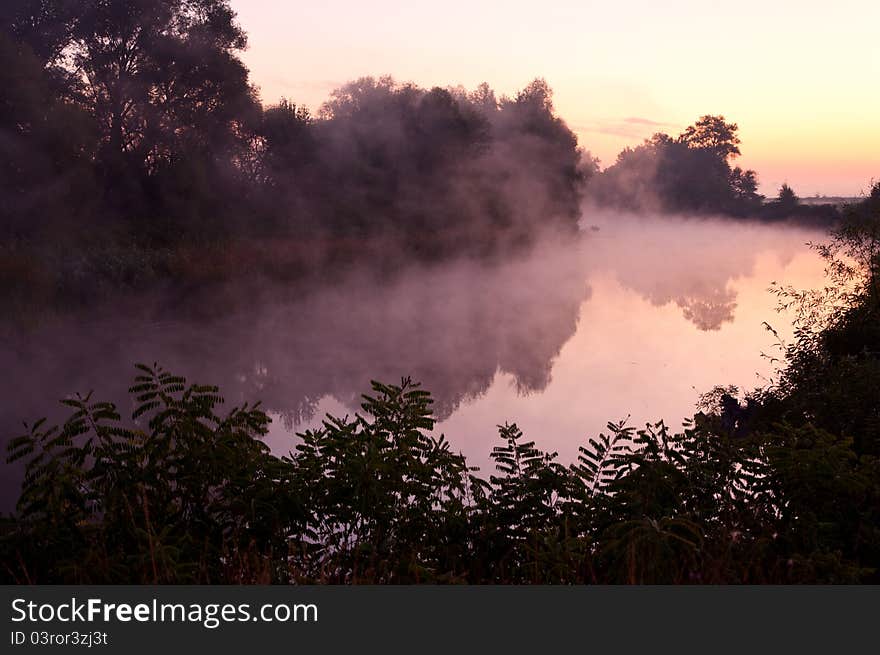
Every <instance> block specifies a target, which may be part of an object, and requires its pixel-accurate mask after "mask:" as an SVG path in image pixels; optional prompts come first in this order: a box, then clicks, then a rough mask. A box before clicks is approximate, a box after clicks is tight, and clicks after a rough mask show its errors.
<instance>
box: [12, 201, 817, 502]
mask: <svg viewBox="0 0 880 655" xmlns="http://www.w3.org/2000/svg"><path fill="white" fill-rule="evenodd" d="M823 238H824V236H823V234H822V233H820V232H816V231H812V230H808V229H804V228H798V227H792V226H767V225H760V224H756V223H748V222H746V223H743V222H734V221H730V220H728V221H720V220H719V221H715V220H694V219H690V220H683V219H677V218H670V217H651V216H642V217H631V216H630V217H622V216H613V215H597V214H593V215H591V216H590V217H589V219H588V220H587V221H586V224H585V226H584V230H583V233H582V238H580V239H572V240H571V242H570V243H567V244H564V245H560V244H558V243H554V244H552V245H543V246H538V247H537V248H535V249H534V250H533V251H532V252H530V253H529V254H528V255H518V256H517V257H516V258H511V259H510V260H504V259H502V260H501V261H499V260H497V259H496V260H495V261H492V262H484V261H474V260H468V261H458V262H453V263H447V264H444V265H436V264H435V265H432V266H425V265H406V264H402V265H401V272H400V273H399V274H398V275H396V276H394V277H392V278H388V277H387V276H384V277H378V276H375V275H370V274H368V273H366V272H361V273H358V274H355V273H353V274H352V275H350V276H348V277H346V278H344V279H343V280H342V281H337V282H335V283H334V284H332V285H328V286H326V287H318V288H314V289H312V290H311V291H310V292H309V293H308V294H306V295H305V296H303V297H301V298H298V299H296V300H284V301H279V302H277V303H273V302H266V303H263V304H262V305H261V306H259V307H258V308H257V309H256V310H254V309H253V308H251V309H249V310H247V311H246V312H244V311H242V312H234V311H233V312H231V313H229V314H221V315H220V316H215V317H214V318H212V319H210V320H205V321H194V320H192V319H187V320H181V319H175V318H173V317H168V318H164V317H160V318H159V319H156V320H150V321H146V322H144V321H140V320H127V319H126V317H125V316H124V315H121V316H118V317H112V316H111V317H110V318H108V317H107V316H106V314H105V315H104V317H103V318H101V319H99V320H93V319H91V318H89V317H76V318H68V319H65V320H63V321H61V322H60V323H59V322H56V323H54V324H53V325H52V326H51V328H45V329H43V328H35V329H34V330H32V331H31V332H30V333H28V334H27V335H26V336H24V337H19V338H18V339H17V340H16V341H15V342H14V343H11V344H9V347H4V349H3V352H2V353H0V365H2V366H3V367H4V369H5V375H4V376H3V378H4V379H3V381H2V382H0V392H2V393H3V394H4V398H5V402H4V406H3V407H2V408H0V427H2V429H3V431H4V439H3V441H4V442H5V441H6V440H7V439H8V437H9V436H11V434H12V433H14V432H15V431H17V430H18V427H19V426H20V425H21V421H22V420H33V419H34V418H38V417H39V416H42V415H45V414H47V413H50V414H52V413H54V410H52V411H50V409H51V408H55V407H57V403H56V402H55V401H56V400H57V399H58V398H60V397H62V396H63V395H65V394H68V393H70V392H72V391H77V390H79V391H88V390H89V389H95V393H96V396H98V397H101V398H110V399H114V400H117V401H118V402H120V403H121V404H122V408H123V411H126V410H127V409H129V407H130V406H129V407H126V405H125V403H126V400H125V395H124V392H125V389H126V388H127V386H128V385H129V383H130V380H131V377H132V376H133V373H134V371H133V368H132V364H133V363H134V362H135V361H144V362H154V361H158V362H161V363H162V364H163V365H164V366H165V367H166V368H168V369H170V370H172V371H175V372H179V373H182V374H184V375H186V376H187V377H188V378H189V379H190V380H191V381H197V382H203V383H212V384H218V385H219V386H220V387H221V392H222V393H223V394H224V395H225V396H226V398H227V401H228V402H229V403H230V404H232V403H239V402H242V401H245V400H247V401H251V400H255V399H261V400H262V401H263V404H264V406H265V407H266V409H267V410H269V412H270V413H271V416H272V417H273V423H272V427H271V430H270V434H269V436H268V442H269V444H270V445H271V447H272V448H273V450H275V451H276V452H282V453H283V452H286V451H287V450H289V449H290V448H292V447H293V444H294V443H295V441H294V440H295V436H294V435H295V433H296V432H297V431H302V430H304V429H306V428H309V427H314V426H316V425H318V424H319V423H320V420H321V418H322V416H323V415H324V414H325V413H326V412H330V413H333V414H337V415H340V414H346V413H352V412H353V411H355V410H356V408H357V405H358V402H359V397H360V394H361V393H363V392H366V391H368V390H369V382H370V380H371V379H378V380H381V381H384V382H391V383H393V382H397V381H399V379H400V377H401V376H404V375H406V376H412V377H413V378H414V379H416V380H419V381H421V382H422V383H423V386H424V387H425V388H426V389H428V390H429V391H431V392H432V393H433V394H434V397H435V399H436V405H435V407H436V413H437V418H438V419H439V425H438V430H440V431H443V432H444V433H445V434H446V436H447V438H448V439H449V440H450V441H451V443H452V445H453V446H454V447H455V448H456V449H458V450H461V451H462V452H464V453H465V454H466V455H467V456H468V458H469V459H470V460H472V462H473V463H474V464H477V465H480V466H484V467H485V466H486V464H487V462H488V453H489V451H490V450H491V447H492V445H494V442H495V440H496V437H497V429H496V426H497V424H499V423H503V422H505V421H510V422H516V423H517V424H518V425H519V427H520V428H521V429H522V430H523V431H524V432H525V434H526V436H527V437H529V438H530V439H534V440H535V441H537V443H538V446H539V447H541V448H543V449H546V450H553V451H557V452H559V455H560V459H561V460H562V461H563V462H568V461H571V460H572V459H573V458H574V457H575V456H576V453H577V447H578V446H579V445H581V444H583V443H585V441H586V439H587V437H590V436H595V435H596V434H597V433H598V432H600V431H601V430H603V429H604V428H605V425H606V423H607V422H608V421H612V420H613V421H617V420H620V419H623V418H625V417H627V416H629V417H630V418H629V421H630V422H631V423H632V424H635V425H640V424H643V423H644V422H645V421H655V420H658V419H661V418H662V419H665V420H666V421H667V423H669V424H671V425H675V426H678V425H680V424H681V420H682V419H683V418H685V417H688V416H690V415H692V414H693V412H694V410H695V403H696V401H697V399H698V396H699V394H700V393H702V392H705V391H708V390H709V389H711V388H712V387H713V386H715V385H737V386H739V387H741V388H743V389H751V388H753V387H756V386H762V385H765V384H768V383H769V382H770V381H771V380H772V377H773V370H774V363H773V361H772V359H771V358H772V356H773V355H778V354H779V353H778V350H777V349H775V347H774V344H775V343H776V339H775V337H774V336H773V335H772V334H771V333H770V332H768V331H767V329H766V328H765V326H764V322H765V321H766V322H768V323H770V324H772V326H773V327H774V328H776V329H777V331H778V332H779V334H780V335H781V336H782V337H783V338H785V337H786V336H787V335H789V334H790V333H791V329H790V317H787V316H786V315H784V314H779V313H777V312H776V310H775V307H776V302H777V300H776V297H775V296H774V295H773V294H772V293H770V292H769V291H768V287H769V286H770V285H771V283H773V282H778V283H784V284H790V285H793V286H794V287H798V288H808V287H815V286H819V285H821V284H822V281H823V269H822V262H821V260H820V259H819V258H818V256H817V255H816V254H815V253H814V252H813V251H811V250H810V248H809V247H808V246H807V245H806V243H807V242H816V241H821V240H823ZM17 477H18V476H17V475H14V474H13V475H8V476H5V478H6V481H7V483H8V484H5V485H4V489H3V494H4V503H3V504H4V506H8V505H9V504H10V503H9V502H8V501H9V499H10V497H11V495H12V494H13V493H14V491H12V490H11V488H9V489H8V488H6V487H9V486H10V484H11V483H12V482H13V481H14V480H15V479H16V478H17ZM5 508H8V507H5Z"/></svg>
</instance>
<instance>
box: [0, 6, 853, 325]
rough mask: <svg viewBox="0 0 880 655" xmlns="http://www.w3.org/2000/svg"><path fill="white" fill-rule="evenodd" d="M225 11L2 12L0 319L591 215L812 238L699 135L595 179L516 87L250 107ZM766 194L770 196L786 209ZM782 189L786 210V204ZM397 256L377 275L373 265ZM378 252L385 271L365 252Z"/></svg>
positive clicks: (523, 240) (532, 229)
mask: <svg viewBox="0 0 880 655" xmlns="http://www.w3.org/2000/svg"><path fill="white" fill-rule="evenodd" d="M246 45H247V37H246V34H245V33H244V31H243V30H242V28H241V27H240V26H239V25H238V23H237V22H236V17H235V14H234V12H233V11H232V9H231V8H230V6H229V4H228V2H227V0H187V1H186V2H184V1H183V0H8V1H7V2H4V3H2V7H0V86H2V88H3V89H4V96H3V101H2V103H0V207H2V214H0V301H2V302H3V303H4V305H5V306H7V307H8V308H10V314H16V315H17V314H27V313H28V312H29V311H31V309H32V306H36V307H39V306H50V307H55V306H64V305H73V306H81V305H82V304H88V303H94V302H95V301H96V300H100V299H104V300H107V299H109V298H110V297H112V296H113V294H114V293H128V292H131V291H140V290H144V289H154V288H157V287H161V286H162V285H170V286H172V287H175V286H176V287H178V288H179V287H181V286H184V285H187V286H200V285H202V284H213V283H216V282H218V281H219V282H223V281H226V280H228V279H235V278H240V277H243V276H244V275H249V276H252V275H254V274H259V275H265V276H268V277H272V278H280V279H282V280H283V281H284V282H291V281H292V280H299V279H303V278H304V277H307V276H308V275H309V274H311V273H312V272H314V271H316V270H332V269H334V268H338V267H340V266H346V265H348V263H350V262H351V261H352V260H354V259H358V258H360V259H366V260H383V259H384V260H385V261H392V260H394V261H397V260H403V259H405V258H413V257H414V258H418V259H422V260H424V259H435V258H438V257H444V256H447V255H450V254H454V255H461V254H466V255H474V256H484V255H486V254H487V253H491V252H494V251H496V250H497V249H498V247H499V246H504V247H510V246H518V245H524V244H528V243H529V242H531V241H532V240H533V239H534V238H535V235H536V234H537V233H538V232H539V231H546V230H548V229H549V231H551V232H554V233H558V232H560V231H561V232H562V233H564V234H568V233H570V232H571V231H573V230H575V229H576V228H577V224H578V220H579V219H580V218H581V201H582V199H583V198H584V197H585V196H586V197H588V198H590V199H591V200H593V201H594V202H596V203H598V204H600V205H606V206H611V207H614V208H622V209H630V210H641V209H647V208H654V209H662V210H663V211H671V212H677V213H706V212H711V213H715V214H725V215H732V216H757V217H763V218H766V219H781V218H786V217H791V216H800V217H802V218H803V217H804V216H806V217H808V218H812V219H814V220H819V221H824V222H826V223H827V222H828V221H832V220H835V219H836V218H838V212H837V210H836V209H835V208H833V207H830V206H828V207H824V208H816V207H805V206H803V205H802V204H800V203H798V201H797V198H796V196H794V194H793V193H791V194H789V193H788V192H785V193H783V194H781V195H780V198H779V199H778V200H777V201H776V202H771V203H764V202H763V201H762V198H761V196H760V195H759V194H758V193H757V176H756V173H755V172H754V171H751V170H742V169H741V168H740V167H731V163H730V162H731V160H732V158H734V157H735V156H736V155H738V154H739V137H738V136H737V129H738V128H737V125H736V124H735V123H730V122H728V121H726V120H725V119H724V117H723V116H704V117H703V118H701V119H700V120H698V121H697V122H696V123H695V124H694V125H692V126H690V127H688V128H687V129H686V130H684V131H683V132H682V134H681V135H679V136H678V137H677V138H673V137H671V136H669V135H666V134H657V135H655V136H654V137H653V138H652V139H651V140H649V141H646V142H645V143H644V144H643V145H641V146H638V147H636V148H627V149H625V150H624V151H623V152H622V153H621V154H620V155H619V157H618V159H617V161H616V162H615V163H614V164H613V165H611V166H609V167H608V168H606V169H605V170H601V171H600V169H599V165H598V162H597V161H596V160H595V159H594V158H592V157H591V156H590V155H589V153H588V152H585V151H583V150H582V149H581V148H579V146H578V142H577V138H576V137H575V135H574V134H573V132H572V131H571V130H570V129H569V128H568V126H567V125H566V124H565V122H564V121H563V120H562V119H561V118H560V117H559V116H558V115H557V113H556V111H555V109H554V107H553V102H552V91H551V89H550V87H549V86H548V85H547V83H546V82H545V81H543V80H540V79H538V80H535V81H533V82H531V83H530V84H528V85H527V86H526V87H525V88H524V89H522V90H521V91H520V92H518V93H516V94H515V95H514V96H513V97H507V96H501V97H498V96H496V94H495V92H494V91H493V90H492V89H491V88H490V87H489V86H488V85H487V84H482V85H480V86H479V87H478V88H477V89H475V90H472V91H467V90H465V89H462V88H459V87H455V88H445V89H444V88H439V87H434V88H431V89H425V88H421V87H418V86H417V85H414V84H401V83H397V82H395V81H394V80H392V79H391V78H387V77H385V78H379V79H375V78H363V79H359V80H355V81H353V82H350V83H348V84H346V85H344V86H342V87H341V88H339V89H337V90H336V91H335V92H333V93H332V95H331V97H330V98H329V99H328V101H327V102H326V103H324V105H323V106H322V107H321V108H320V110H319V111H318V112H317V113H316V114H314V115H313V114H312V112H310V111H309V110H308V108H306V107H304V106H302V105H297V104H296V103H294V102H292V101H288V100H282V101H281V102H279V103H278V104H275V105H272V106H268V107H267V106H263V105H262V104H261V102H260V100H259V96H258V93H257V90H256V89H255V87H254V86H253V84H252V83H251V82H250V79H249V73H248V70H247V68H246V67H245V66H244V64H243V63H242V61H241V59H240V53H241V51H242V49H243V48H245V47H246ZM783 191H785V190H783ZM789 191H790V190H789ZM389 252H394V253H395V255H394V257H389V256H388V254H387V253H389ZM383 253H384V254H383Z"/></svg>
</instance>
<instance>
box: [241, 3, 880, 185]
mask: <svg viewBox="0 0 880 655" xmlns="http://www.w3.org/2000/svg"><path fill="white" fill-rule="evenodd" d="M231 4H232V6H233V8H234V9H235V10H236V11H237V12H238V16H239V22H240V24H241V26H242V27H243V28H244V29H245V31H246V32H247V33H248V36H249V47H248V50H246V51H245V52H244V53H243V59H244V61H245V63H246V64H247V65H248V67H249V68H250V71H251V79H252V81H253V82H254V83H255V84H256V86H257V87H259V89H260V95H261V98H262V100H263V102H264V103H266V104H271V103H275V102H277V101H278V100H279V99H280V98H282V97H285V98H288V99H289V100H291V101H292V102H295V103H297V104H303V105H306V106H308V107H310V108H311V109H313V110H314V109H317V108H318V107H319V106H320V105H321V103H322V102H323V101H324V100H325V99H326V98H327V97H328V95H329V94H330V92H331V91H332V90H333V89H334V88H337V87H338V86H340V85H342V84H344V83H345V82H347V81H349V80H352V79H356V78H358V77H362V76H365V75H372V76H376V77H378V76H381V75H386V74H387V75H392V76H393V77H394V78H395V79H397V80H398V81H401V82H414V83H416V84H418V85H421V86H425V87H431V86H441V87H447V86H458V85H462V86H464V87H466V88H469V89H472V88H475V87H476V86H477V85H478V84H480V83H481V82H488V83H489V85H490V86H491V87H492V88H494V89H495V90H496V93H498V94H499V95H500V94H502V93H506V94H508V95H513V94H514V93H516V91H517V90H519V89H521V88H522V87H524V86H525V85H526V84H528V82H529V81H531V80H532V79H534V78H535V77H543V78H544V79H546V80H547V82H548V83H549V84H550V86H551V87H552V88H553V90H554V104H555V107H556V109H557V112H558V113H559V115H560V116H561V117H562V118H564V119H565V121H566V122H567V123H568V125H569V127H571V128H572V130H574V132H575V133H576V134H577V135H578V141H579V143H580V145H581V147H583V148H584V149H586V150H589V151H590V152H591V153H592V154H593V155H594V156H597V157H599V159H600V160H601V163H602V165H603V166H608V165H611V164H613V163H614V160H615V158H616V156H617V153H618V152H619V151H620V150H621V149H622V148H624V147H625V146H628V145H630V146H632V145H637V144H639V143H640V142H641V141H642V139H644V138H646V137H650V136H651V135H652V134H653V133H654V132H657V131H662V132H667V133H670V134H673V135H677V134H678V133H679V132H681V131H682V130H683V129H684V128H685V127H686V126H687V125H689V124H691V123H693V122H694V121H695V120H696V119H697V118H699V117H700V116H702V115H704V114H723V115H724V116H725V117H726V118H727V119H728V120H730V121H733V122H736V123H737V124H738V125H739V128H740V137H741V138H742V144H741V150H742V152H743V154H742V156H741V157H740V158H739V159H738V160H737V162H736V163H737V164H738V165H740V166H743V167H744V168H754V169H755V170H757V171H758V174H759V182H760V190H761V192H762V193H765V194H767V195H776V191H777V190H778V188H779V186H780V185H781V184H782V183H783V182H787V183H789V184H790V185H791V186H792V187H793V188H794V189H795V191H796V192H797V193H798V194H799V195H800V196H802V197H808V196H813V195H815V194H817V193H818V194H824V195H845V196H855V195H859V194H860V193H861V192H865V191H867V190H868V189H869V188H870V184H871V181H872V180H880V2H877V1H876V0H835V1H834V2H828V1H827V0H825V1H824V2H815V1H814V0H800V1H799V2H792V1H789V0H762V1H758V0H739V1H738V2H736V3H731V2H706V0H701V1H695V0H664V1H663V2H657V1H656V0H629V1H627V0H617V1H615V2H609V1H608V0H602V1H600V2H594V1H592V0H581V1H568V0H565V1H562V0H545V1H544V2H534V1H533V0H531V1H529V2H520V1H519V0H506V1H503V2H498V1H496V0H480V1H475V0H467V1H465V0H444V2H436V1H433V2H424V1H420V0H409V1H403V0H372V1H370V2H363V1H355V0H324V1H323V2H321V3H309V4H305V3H291V2H288V1H284V0H231Z"/></svg>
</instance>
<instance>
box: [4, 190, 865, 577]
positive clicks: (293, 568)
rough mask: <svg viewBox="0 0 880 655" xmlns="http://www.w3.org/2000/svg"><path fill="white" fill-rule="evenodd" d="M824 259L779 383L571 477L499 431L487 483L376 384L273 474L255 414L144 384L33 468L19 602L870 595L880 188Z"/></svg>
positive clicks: (803, 295)
mask: <svg viewBox="0 0 880 655" xmlns="http://www.w3.org/2000/svg"><path fill="white" fill-rule="evenodd" d="M866 207H867V208H869V209H870V212H868V211H865V212H861V213H857V212H852V213H851V214H850V215H849V216H848V219H847V221H846V223H845V224H844V225H843V226H842V227H841V228H840V229H839V230H838V231H837V232H835V233H834V237H833V240H832V241H831V243H830V244H829V245H826V246H822V247H820V248H819V251H820V253H821V254H822V255H823V256H824V257H825V258H826V259H827V262H828V271H829V275H830V283H829V285H828V286H827V287H826V288H825V289H824V290H819V291H811V292H799V291H796V290H792V289H785V288H780V289H778V292H779V294H780V297H781V298H782V301H783V305H789V306H791V307H793V308H794V309H795V310H796V312H797V313H796V320H797V330H796V333H795V338H794V340H793V341H792V342H791V343H789V344H782V348H783V365H782V366H781V368H780V371H779V375H778V379H777V381H776V383H775V384H773V385H771V386H769V387H767V388H764V389H759V390H756V391H754V392H752V393H750V394H747V395H746V397H745V398H744V399H738V398H737V392H736V390H734V389H729V388H721V387H719V388H717V389H715V390H714V391H713V392H711V393H709V394H706V395H705V396H703V397H702V399H701V411H700V412H699V413H697V414H696V415H695V416H694V418H693V420H692V421H691V422H690V423H689V425H688V427H687V428H686V429H685V430H684V431H683V432H681V433H673V432H672V431H670V430H669V429H668V428H667V427H666V426H665V425H664V424H663V423H662V422H661V423H657V424H655V425H648V426H646V427H645V429H642V430H635V429H633V428H632V427H627V426H625V425H623V424H609V426H608V433H607V434H603V435H600V436H599V437H597V438H596V439H590V440H588V442H587V443H585V444H584V447H583V448H582V449H581V453H582V454H581V456H580V457H579V458H578V461H577V462H576V463H574V464H572V465H570V466H564V465H563V464H561V463H559V462H558V461H557V460H556V455H555V454H553V453H545V452H542V451H541V450H539V449H538V447H537V446H536V444H535V443H534V442H532V441H527V440H526V439H525V437H524V436H523V435H522V433H521V432H520V430H519V429H518V428H517V427H516V425H514V424H504V425H503V426H500V427H499V442H498V446H496V447H495V449H494V450H493V453H492V459H493V460H494V462H495V465H496V471H495V472H494V474H492V475H490V476H489V477H488V479H487V478H485V477H480V472H479V471H477V470H474V469H472V468H469V466H468V464H467V462H466V461H465V460H464V458H463V457H462V456H460V455H457V454H455V453H454V452H453V451H452V450H451V448H450V445H449V443H448V442H447V441H446V439H445V438H444V437H443V436H442V435H441V436H436V435H435V434H433V426H434V420H433V418H432V410H431V403H432V400H431V397H430V394H428V393H427V392H425V391H422V390H421V389H420V388H419V386H418V385H417V384H414V383H413V382H412V381H410V380H408V379H404V380H402V381H401V383H400V384H399V385H385V384H380V383H374V385H373V393H372V395H371V396H365V397H364V401H363V404H362V411H361V412H360V413H358V414H356V415H355V416H353V417H351V416H346V417H342V418H336V417H331V416H328V417H327V418H326V420H325V421H324V423H323V426H322V427H321V428H320V429H317V430H313V431H308V432H305V433H303V434H301V435H300V439H299V441H298V443H297V445H296V447H295V450H294V451H293V452H292V453H291V454H290V455H289V456H287V457H281V458H279V457H276V456H274V455H272V454H270V453H269V451H268V449H267V447H266V446H265V445H264V444H263V443H262V442H261V441H260V440H259V437H260V436H261V435H263V434H265V432H266V426H267V422H268V419H267V416H266V415H265V413H264V412H263V411H262V410H261V409H260V407H259V406H244V407H240V408H236V409H233V410H232V411H231V412H228V413H225V414H222V415H221V414H218V413H217V412H218V406H219V405H220V404H221V402H222V399H221V398H220V396H219V390H218V389H217V388H215V387H209V386H197V385H189V386H188V385H187V383H186V381H185V380H184V379H182V378H180V377H177V376H174V375H172V374H171V373H169V372H166V371H163V370H162V369H161V368H159V367H158V366H153V367H149V366H139V374H138V377H137V378H136V380H135V384H134V386H132V387H131V389H130V393H131V395H132V396H133V400H134V406H135V408H136V409H135V410H134V412H133V414H132V420H131V421H122V420H121V417H120V410H118V409H117V408H116V406H114V405H112V404H109V403H103V402H96V401H95V400H93V399H92V398H91V397H90V396H83V397H81V396H77V397H75V398H69V399H67V400H65V401H64V403H65V404H66V405H68V406H69V407H70V408H71V410H72V414H71V417H70V419H69V420H68V421H67V422H66V423H65V424H64V425H63V426H60V427H57V426H53V427H49V426H47V425H46V424H45V423H44V422H37V423H35V424H34V425H33V426H31V427H30V428H29V430H28V432H27V433H26V434H24V435H22V436H21V437H19V438H18V439H16V440H14V441H13V442H12V443H11V444H10V447H9V449H10V459H12V460H25V461H26V462H27V471H26V478H25V483H24V486H23V489H22V493H21V497H20V500H19V504H18V511H17V513H16V515H15V516H14V517H12V518H10V519H8V520H7V521H6V523H5V526H4V534H3V539H2V548H3V562H4V565H5V566H4V571H3V576H4V578H5V579H6V580H7V581H11V582H19V583H23V582H44V583H45V582H74V583H85V582H88V583H99V582H129V583H131V582H141V583H180V582H199V583H221V582H227V583H254V582H320V583H424V582H435V583H436V582H441V583H484V582H490V583H676V584H679V583H816V582H818V583H858V582H874V583H876V582H878V581H880V578H878V566H880V413H878V412H880V391H878V387H877V384H876V381H877V380H878V379H880V378H878V374H880V321H878V318H880V317H878V312H880V285H878V275H880V190H877V189H875V193H874V194H873V195H872V197H871V198H870V199H869V202H868V203H866Z"/></svg>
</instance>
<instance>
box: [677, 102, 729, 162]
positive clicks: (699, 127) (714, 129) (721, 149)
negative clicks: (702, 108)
mask: <svg viewBox="0 0 880 655" xmlns="http://www.w3.org/2000/svg"><path fill="white" fill-rule="evenodd" d="M738 129H739V126H738V125H737V124H736V123H728V122H726V121H725V119H724V116H711V115H708V114H707V115H705V116H702V117H701V118H700V119H699V120H698V121H697V122H696V123H694V124H693V125H691V126H689V127H688V128H687V129H686V130H685V131H684V132H682V133H681V134H680V135H679V137H678V141H679V142H680V143H684V144H685V145H687V146H688V147H689V148H699V149H704V150H709V151H711V152H712V153H714V154H715V155H716V156H718V157H719V158H721V159H723V160H725V161H726V160H727V159H730V158H731V157H737V156H738V155H739V154H740V151H739V144H740V138H739V136H738V135H737V130H738Z"/></svg>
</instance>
